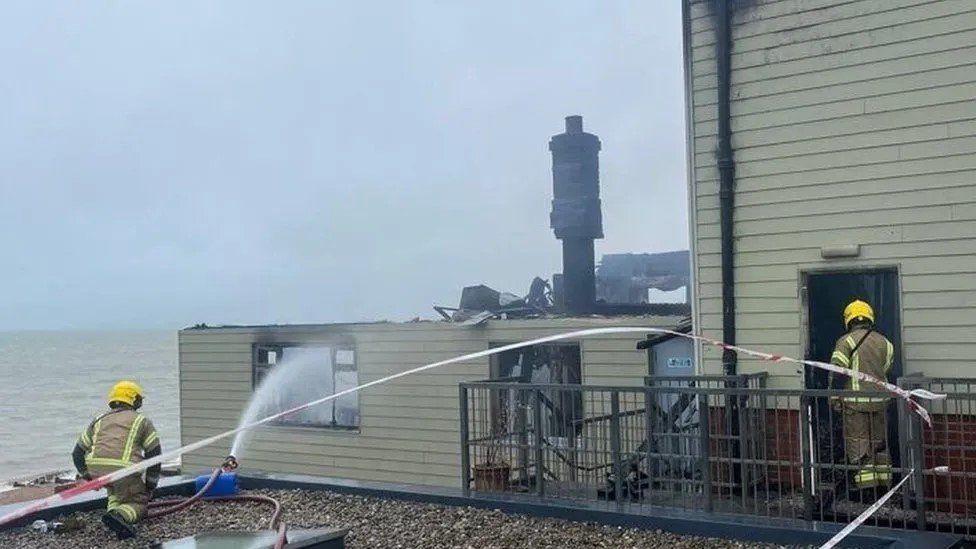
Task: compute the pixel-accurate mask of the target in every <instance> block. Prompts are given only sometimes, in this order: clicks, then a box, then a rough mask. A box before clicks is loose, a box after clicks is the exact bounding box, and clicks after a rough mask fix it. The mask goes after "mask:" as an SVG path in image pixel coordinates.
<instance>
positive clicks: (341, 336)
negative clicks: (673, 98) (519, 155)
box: [179, 0, 976, 537]
mask: <svg viewBox="0 0 976 549" xmlns="http://www.w3.org/2000/svg"><path fill="white" fill-rule="evenodd" d="M682 5H683V36H684V62H685V75H686V79H685V80H686V81H685V84H686V94H685V97H686V109H687V111H686V112H687V125H688V132H687V137H688V167H689V178H688V182H687V189H688V199H689V214H690V215H689V217H690V222H689V225H690V236H691V238H690V244H691V246H690V251H689V252H681V251H678V252H668V253H661V254H614V255H605V256H604V257H603V259H602V261H601V262H600V263H599V264H597V262H596V260H595V253H594V240H596V239H599V238H602V237H603V224H602V213H601V203H600V182H599V161H598V156H599V151H600V146H601V144H600V140H599V139H598V138H597V137H596V136H595V135H592V134H590V133H587V132H585V131H584V130H583V125H582V119H581V118H580V117H569V118H567V119H566V127H565V131H564V132H562V133H560V134H558V135H556V136H554V137H553V138H552V140H551V141H550V150H551V152H552V171H553V203H552V211H551V213H550V224H551V227H552V229H553V231H554V233H555V236H556V238H557V239H559V240H560V241H561V244H562V249H563V268H562V272H561V273H559V274H558V275H556V276H553V277H552V279H551V280H546V279H544V278H541V277H540V278H536V279H535V280H534V281H533V282H532V283H531V285H530V287H529V288H528V291H527V293H526V294H525V295H511V294H506V293H504V292H499V291H496V290H494V289H492V288H490V287H488V286H485V285H478V286H469V287H467V288H465V289H464V291H463V292H462V297H461V300H460V302H459V303H458V304H457V306H451V307H446V306H438V307H436V309H437V311H438V313H439V314H440V315H441V319H440V320H438V321H423V322H407V323H390V322H380V323H360V324H328V325H303V326H246V327H216V328H214V327H198V328H190V329H186V330H183V331H181V332H180V335H179V341H180V375H181V397H182V402H181V406H182V412H181V418H182V427H183V438H184V442H191V441H193V440H197V439H199V438H201V437H204V436H209V435H213V434H216V433H217V432H220V431H223V430H225V429H229V428H232V427H233V426H234V424H235V422H236V420H237V418H238V416H239V414H240V411H241V409H242V408H243V406H244V405H245V404H246V402H247V400H248V398H249V397H250V395H251V393H252V391H253V390H254V387H255V385H256V384H257V383H259V382H260V380H261V379H262V378H263V376H264V375H266V374H267V372H269V371H273V369H274V368H275V367H277V366H278V365H280V364H282V363H284V362H287V361H288V360H289V357H290V356H295V355H302V354H305V355H306V356H308V355H309V354H311V355H316V353H317V356H319V357H320V358H319V359H318V360H319V361H320V362H321V364H322V372H323V374H322V376H321V379H316V380H309V382H308V386H307V392H308V394H313V393H314V394H322V393H330V392H332V391H337V390H342V389H344V388H347V387H351V386H353V385H355V384H358V383H362V382H366V381H372V380H376V379H379V378H382V377H384V376H386V375H389V374H392V373H396V372H401V371H404V370H407V369H410V368H412V367H415V366H420V365H423V364H427V363H431V362H434V361H438V360H443V359H448V358H451V357H454V356H457V355H461V354H465V353H472V352H478V351H485V350H488V349H491V348H494V347H499V346H502V345H505V344H508V343H513V342H517V341H522V340H527V339H531V338H534V337H541V336H545V335H550V334H554V333H557V332H564V331H569V330H578V329H585V328H596V327H613V326H635V325H636V326H641V327H645V328H654V327H657V328H667V329H668V330H669V332H668V333H657V332H654V331H653V330H650V329H648V330H647V332H648V333H647V334H638V335H637V336H635V334H630V333H623V334H603V335H600V336H597V337H593V338H583V339H578V340H569V341H560V342H553V343H548V344H545V345H538V346H534V347H527V348H523V349H514V350H507V351H504V352H500V353H497V354H494V355H492V356H490V357H483V358H479V359H476V360H471V361H469V362H467V363H462V364H452V365H449V366H445V367H443V368H442V369H436V370H431V371H429V372H424V373H422V374H418V375H415V376H410V377H407V378H403V379H399V380H396V381H395V382H391V383H389V384H384V385H381V386H378V387H372V388H370V389H369V390H367V391H364V392H362V393H360V394H358V395H348V396H346V397H343V398H340V399H339V400H338V401H336V402H334V403H332V404H330V405H326V407H325V408H323V409H320V410H317V411H315V412H314V413H312V412H311V411H309V413H308V414H307V415H304V416H300V417H295V418H292V419H289V420H287V421H285V422H281V423H279V424H275V425H271V426H268V427H264V428H262V429H260V430H259V431H258V432H257V433H256V435H255V438H254V441H253V443H252V444H251V446H250V448H249V450H248V451H247V454H246V455H244V456H242V463H243V464H245V466H250V467H254V468H257V469H262V470H266V471H270V472H293V473H306V474H314V475H323V476H333V477H342V478H350V479H367V480H379V481H391V482H406V483H416V484H428V485H437V486H448V487H460V488H461V490H462V491H463V493H464V494H467V495H475V496H477V495H478V494H485V493H488V494H495V493H505V494H506V496H512V497H516V496H517V495H518V494H523V495H531V497H533V498H538V500H537V501H549V502H556V501H563V500H573V501H585V502H588V503H593V502H604V503H607V504H608V505H609V502H613V505H615V506H619V507H617V508H618V509H619V508H624V509H626V510H627V511H628V512H648V513H649V512H652V510H654V509H660V508H662V507H673V508H681V509H685V510H692V511H704V512H721V513H736V514H745V515H757V516H761V517H763V518H764V519H766V520H768V521H769V522H770V523H776V524H779V523H778V522H777V521H779V520H781V519H782V520H783V521H784V522H783V523H782V524H787V523H789V524H795V521H796V520H798V519H799V520H803V521H808V522H810V523H811V524H812V523H813V521H816V522H817V523H818V524H822V523H823V522H838V523H847V522H850V521H852V520H853V519H854V518H855V517H857V516H858V515H859V514H861V513H862V512H864V511H865V510H866V509H868V508H869V506H870V505H871V504H872V503H873V502H875V501H876V500H877V499H878V497H879V496H880V495H881V494H884V493H885V492H887V490H888V489H890V488H892V487H893V486H895V484H896V483H897V482H900V481H901V480H903V479H907V480H906V482H905V483H904V484H903V485H902V487H901V491H900V493H899V494H898V495H897V496H896V497H894V498H891V499H888V500H886V501H885V502H884V504H883V505H881V506H880V508H879V509H876V510H874V511H873V514H872V515H871V517H870V518H869V519H868V520H867V524H869V525H874V526H880V527H886V528H897V529H917V530H940V531H948V532H955V533H960V534H964V535H967V536H970V537H976V466H974V464H976V396H974V394H973V393H974V391H973V390H972V389H973V388H974V387H976V378H973V377H972V376H971V374H970V372H969V369H968V366H969V364H970V363H971V361H972V358H971V356H970V355H971V353H970V351H971V347H972V346H973V343H972V342H971V341H970V339H971V338H969V337H968V336H969V334H970V333H971V331H972V328H973V326H974V322H976V277H974V276H973V273H974V272H976V236H974V235H976V225H974V223H976V217H974V212H976V207H974V204H976V198H974V197H976V137H974V136H976V125H974V124H973V121H972V120H973V112H976V111H974V107H976V102H974V99H973V98H974V97H976V95H974V92H976V88H974V80H973V75H974V74H976V70H974V69H976V56H974V55H973V53H974V52H973V51H971V50H972V39H973V37H974V36H976V11H974V10H973V9H972V6H971V5H970V3H968V2H957V1H947V0H943V1H931V0H898V1H882V0H856V1H847V0H845V1H840V0H814V1H807V0H802V1H801V0H775V1H774V0H759V1H752V2H738V1H731V0H729V1H726V0H683V2H682ZM675 185H678V184H677V183H675ZM681 288H685V292H686V293H685V295H686V296H687V298H685V297H682V298H681V299H680V300H677V299H676V300H675V301H680V303H654V302H653V301H654V299H652V298H651V293H652V292H675V291H676V290H679V289H681ZM855 300H861V301H864V302H867V303H869V304H870V305H871V306H872V307H873V313H872V314H873V317H874V321H875V322H874V326H872V327H871V329H870V331H869V333H870V332H875V331H876V332H877V333H878V334H883V335H884V336H885V338H886V341H889V342H890V343H891V357H890V359H891V360H890V361H889V362H890V368H889V369H888V370H887V373H886V377H887V380H888V381H889V382H891V383H893V384H896V385H898V386H900V387H903V388H904V389H905V390H906V391H912V390H915V389H925V390H928V391H931V392H932V393H937V394H940V395H945V396H944V398H940V399H929V398H924V395H923V396H922V397H920V396H917V394H916V396H913V397H912V399H914V400H915V401H916V402H917V404H918V405H919V407H920V408H921V409H923V410H924V411H925V412H926V413H925V414H920V413H918V410H917V409H913V408H910V407H908V406H907V405H906V404H905V403H904V401H903V399H902V397H897V398H895V397H893V396H892V394H891V393H890V392H885V391H883V390H881V389H880V388H875V387H873V386H871V387H867V388H864V387H859V388H855V387H854V386H853V385H851V384H850V383H848V382H847V381H846V380H845V379H843V378H842V377H831V376H828V375H827V374H826V373H825V372H824V371H823V370H822V369H820V368H817V367H811V366H809V365H806V366H804V365H799V364H796V363H788V362H774V361H770V360H761V359H760V358H759V357H758V356H756V355H750V354H744V353H741V352H735V350H734V349H729V348H728V347H725V348H721V347H719V346H717V345H705V344H695V345H693V344H692V343H690V341H689V339H687V338H685V337H683V335H685V334H690V333H696V334H701V335H704V336H706V337H708V338H711V339H714V340H721V341H724V342H726V343H729V344H735V345H738V346H740V347H743V348H747V349H756V350H760V351H764V352H766V353H769V354H770V355H772V356H787V357H796V358H800V359H809V360H814V361H823V362H828V361H830V360H832V357H834V351H835V346H836V344H837V342H838V340H842V339H843V337H842V336H844V335H845V333H846V329H847V326H845V323H846V321H845V319H844V309H845V307H846V306H847V304H849V303H851V302H852V301H855ZM689 316H690V318H689ZM847 352H848V353H849V354H848V355H844V358H845V359H847V360H848V361H849V362H852V363H854V362H855V361H854V360H852V359H853V358H855V357H854V355H855V354H856V353H857V346H856V345H851V346H850V347H848V348H847ZM842 354H843V353H842ZM766 358H769V355H767V357H766ZM835 360H836V359H835ZM886 366H888V365H886ZM214 393H217V394H219V395H220V396H219V398H217V399H214V397H213V394H214ZM306 396H307V395H300V397H298V398H304V397H306ZM852 399H868V400H867V401H865V402H872V403H874V404H873V405H874V406H875V408H873V409H874V410H875V411H873V412H870V413H871V414H874V415H872V416H871V422H870V429H869V430H870V431H871V432H870V433H869V434H867V435H858V436H854V434H853V430H852V427H851V425H853V422H852V421H851V418H852V416H853V414H852V413H851V409H852V407H849V406H847V403H850V402H857V401H856V400H852ZM863 413H867V412H863ZM923 416H924V417H923ZM855 419H856V418H855ZM928 419H930V420H931V424H928V423H927V420H928ZM858 437H860V439H861V440H860V441H858V440H855V439H857V438H858ZM865 440H866V441H867V442H864V441H865ZM862 443H863V444H862ZM855 444H861V445H862V446H864V447H865V448H866V450H865V451H864V452H862V454H859V455H858V456H852V452H851V451H850V450H851V448H852V447H854V445H855ZM225 453H226V449H223V448H212V449H205V450H201V451H199V452H196V453H192V454H190V455H189V456H187V457H186V458H185V465H186V467H188V468H205V467H207V466H209V465H210V464H212V463H214V462H215V461H219V460H220V459H222V458H223V457H224V454H225ZM937 467H939V469H937ZM944 467H948V471H946V469H945V468H944ZM867 477H871V478H872V479H873V483H872V484H867V483H864V482H862V481H863V479H865V478H867Z"/></svg>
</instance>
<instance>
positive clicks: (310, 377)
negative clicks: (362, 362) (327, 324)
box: [252, 344, 360, 430]
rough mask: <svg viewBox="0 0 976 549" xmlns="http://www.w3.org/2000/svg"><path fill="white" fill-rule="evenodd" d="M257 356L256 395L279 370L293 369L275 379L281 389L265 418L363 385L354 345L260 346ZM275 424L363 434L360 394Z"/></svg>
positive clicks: (274, 393)
mask: <svg viewBox="0 0 976 549" xmlns="http://www.w3.org/2000/svg"><path fill="white" fill-rule="evenodd" d="M253 357H254V358H253V363H252V390H257V389H258V387H260V386H261V384H262V383H263V382H264V381H265V379H266V378H268V376H270V375H271V374H272V372H274V371H275V369H276V368H287V369H288V371H287V372H285V371H282V375H281V379H277V380H276V381H277V382H278V383H279V386H280V387H279V388H277V389H275V390H274V391H272V393H271V395H270V397H269V398H268V402H267V404H266V406H265V409H264V410H262V413H261V416H262V417H266V416H267V415H271V414H274V413H277V412H281V411H284V410H287V409H289V408H293V407H295V406H298V405H300V404H304V403H306V402H310V401H313V400H318V399H320V398H322V397H325V396H328V395H332V394H335V393H338V392H342V391H345V390H347V389H352V388H353V387H356V386H358V385H359V369H358V367H357V365H356V351H355V348H354V347H353V345H351V344H336V345H326V344H322V345H297V344H257V345H255V346H254V352H253ZM274 424H276V425H282V426H292V427H317V428H331V429H347V430H355V429H359V424H360V413H359V394H358V393H351V394H348V395H343V396H340V397H338V398H336V399H335V400H331V401H329V402H325V403H322V404H319V405H316V406H312V407H310V408H308V409H305V410H301V411H298V412H295V413H293V414H289V415H288V416H285V417H283V418H281V419H279V420H277V421H275V422H274Z"/></svg>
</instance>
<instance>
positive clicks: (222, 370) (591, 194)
mask: <svg viewBox="0 0 976 549" xmlns="http://www.w3.org/2000/svg"><path fill="white" fill-rule="evenodd" d="M550 149H551V151H552V172H553V195H554V196H553V201H552V211H551V215H550V224H551V226H552V229H553V231H554V233H555V236H556V237H557V238H558V239H559V240H561V241H562V248H563V269H562V272H561V273H558V274H556V275H555V276H553V278H552V281H551V282H550V281H548V280H545V279H542V278H536V279H535V280H534V281H533V282H532V284H531V285H530V288H529V290H528V293H527V294H526V295H524V296H516V295H512V294H507V293H504V292H499V291H496V290H494V289H492V288H490V287H488V286H485V285H476V286H469V287H466V288H464V290H463V291H462V294H461V299H460V302H459V303H458V305H457V306H456V307H447V306H436V307H435V310H436V311H437V312H438V313H439V314H440V315H441V317H442V320H441V321H413V322H371V323H333V324H320V325H275V326H226V327H204V326H198V327H194V328H189V329H186V330H182V331H181V332H180V334H179V346H180V376H181V385H180V386H181V420H182V424H181V425H182V436H183V440H184V442H189V441H192V440H197V439H199V438H201V437H204V436H208V435H210V434H213V433H215V432H218V431H221V430H225V429H227V428H232V427H233V426H234V425H235V423H236V421H237V419H238V418H239V417H240V414H241V410H242V409H243V408H244V407H245V406H246V404H247V402H248V400H249V398H250V396H251V394H252V392H253V390H254V389H255V387H256V386H257V385H258V384H260V382H261V381H262V380H263V379H264V378H265V376H267V375H268V374H269V373H270V372H271V371H272V370H273V369H274V368H275V367H278V366H279V365H281V364H287V363H288V361H289V360H303V361H308V360H312V361H317V363H320V364H321V376H306V377H307V378H308V377H311V379H305V380H304V381H305V383H304V384H303V387H302V388H301V389H300V390H294V391H289V393H288V394H286V395H283V396H282V397H281V399H280V405H281V406H286V405H289V404H298V403H301V402H305V401H308V400H312V399H314V398H316V396H321V395H325V394H331V393H333V392H337V391H341V390H344V389H347V388H350V387H354V386H356V385H358V384H360V383H363V382H367V381H372V380H376V379H379V378H382V377H384V376H387V375H390V374H393V373H396V372H399V371H403V370H407V369H410V368H413V367H417V366H421V365H424V364H428V363H432V362H436V361H439V360H445V359H448V358H452V357H455V356H458V355H462V354H466V353H472V352H476V351H483V350H485V349H489V348H491V347H496V346H499V345H504V344H510V343H515V342H519V341H525V340H529V339H535V338H539V337H544V336H549V335H553V334H556V333H561V332H567V331H573V330H580V329H587V328H600V327H614V326H640V327H656V328H674V327H676V326H678V325H679V324H681V323H682V322H683V321H686V320H687V318H688V317H689V315H690V307H689V305H688V303H687V301H686V300H685V299H681V300H680V302H679V303H648V302H647V299H643V300H641V299H628V300H621V301H620V302H614V301H613V300H612V299H611V300H607V299H598V298H597V280H598V271H597V268H596V262H595V257H594V245H593V241H594V240H595V239H598V238H602V237H603V224H602V215H601V204H600V186H599V160H598V153H599V150H600V141H599V139H598V138H597V137H596V136H595V135H593V134H591V133H587V132H584V131H583V121H582V118H581V117H579V116H570V117H567V118H566V126H565V131H564V132H563V133H560V134H558V135H555V136H554V137H553V138H552V140H551V141H550ZM669 257H670V256H669ZM679 259H680V258H679ZM684 259H686V260H687V255H686V254H685V255H684ZM605 261H607V259H606V258H605ZM645 263H647V262H645ZM616 264H617V263H616V262H615V260H610V261H609V262H608V265H611V267H608V268H612V267H613V266H616ZM648 265H651V266H653V267H654V268H655V269H657V270H655V271H653V272H652V273H651V274H650V276H649V277H647V276H645V277H644V278H641V279H639V280H638V282H637V284H641V285H643V288H644V295H645V296H646V290H647V288H650V287H662V288H663V287H667V288H668V289H673V288H671V286H672V285H673V284H674V283H675V281H679V282H681V285H682V286H687V285H688V283H689V282H688V280H687V275H688V270H689V267H688V263H687V262H685V263H683V264H682V262H681V261H680V260H679V261H673V260H672V261H668V262H667V263H666V264H659V262H655V261H652V262H650V263H649V264H648ZM669 268H670V269H672V272H668V269H669ZM645 270H647V269H645ZM654 277H657V278H654ZM669 277H670V278H669ZM607 280H609V281H610V282H611V283H613V284H616V283H617V282H616V280H615V279H613V278H608V279H607ZM628 283H630V282H629V281H628ZM638 336H640V334H633V333H630V334H606V335H602V336H599V337H593V338H586V339H578V340H570V341H562V342H558V343H553V344H546V345H538V346H534V347H529V348H526V349H521V350H514V351H509V352H505V353H501V354H497V355H493V356H491V357H485V358H483V359H479V360H473V361H469V362H467V363H462V364H456V365H450V366H445V367H443V368H441V369H437V370H432V371H430V372H425V373H423V374H418V375H413V376H409V377H407V378H405V379H401V380H397V381H395V382H392V383H389V384H384V385H381V386H377V387H373V388H371V389H370V390H368V391H364V392H363V393H362V394H352V395H347V396H343V397H341V398H339V399H337V400H335V401H334V402H332V403H328V404H325V405H323V406H319V407H316V408H312V409H309V410H307V411H304V412H301V413H298V414H295V415H293V416H291V417H289V418H286V419H284V420H282V421H280V422H278V423H276V424H275V425H273V426H270V427H267V428H263V429H261V430H259V432H257V433H256V434H255V436H254V438H253V440H252V442H250V444H249V445H248V447H247V449H246V455H244V456H238V457H240V458H241V459H242V460H243V462H244V463H246V464H247V465H248V466H250V467H252V468H254V469H260V470H264V471H269V472H289V473H306V474H316V475H324V476H333V477H342V478H351V479H366V480H384V481H392V482H407V483H414V484H428V485H440V486H457V485H458V479H459V478H461V476H462V473H461V467H462V459H461V455H462V452H461V450H460V448H459V446H458V440H460V438H459V437H460V433H461V431H462V430H463V428H462V425H461V423H460V420H461V415H462V413H461V411H460V409H459V403H458V385H459V383H461V382H467V381H477V380H485V379H491V380H507V381H511V380H517V381H518V382H522V383H542V384H554V385H567V386H583V385H588V384H595V385H618V386H628V385H635V384H636V385H641V384H643V382H644V377H645V376H647V375H649V374H650V373H652V369H653V367H654V366H653V364H652V363H650V362H649V361H648V355H647V353H646V352H644V351H642V350H638V349H637V348H636V345H635V342H636V341H637V339H640V337H638ZM670 352H672V353H673V354H674V355H675V360H677V362H674V361H672V363H671V365H670V366H663V367H669V368H671V370H670V371H671V372H672V373H675V372H680V373H682V374H685V375H691V374H693V373H694V371H693V366H692V362H691V361H692V349H691V345H690V343H688V342H684V344H683V345H681V346H678V347H676V348H674V349H671V350H670ZM215 394H216V395H218V396H217V397H216V398H215V397H214V395H215ZM577 396H579V395H577ZM563 400H565V403H566V404H569V403H573V404H577V403H578V406H577V408H576V410H575V412H574V413H575V414H576V415H577V416H579V418H582V417H583V415H584V409H585V408H587V405H584V404H583V402H582V400H579V401H578V400H577V399H575V398H568V399H563ZM505 402H508V403H509V404H510V405H512V406H514V405H515V404H514V401H509V400H506V399H504V398H502V397H501V396H499V400H497V402H494V403H493V404H492V406H493V407H494V406H497V407H498V408H497V409H496V411H499V413H500V410H501V409H502V407H503V406H504V404H503V403H505ZM282 409H283V408H282ZM556 414H557V415H558V416H560V417H561V419H560V420H559V421H555V422H554V423H553V425H554V428H556V429H557V430H559V432H560V433H563V434H565V433H566V432H567V431H572V430H573V429H575V428H576V426H575V425H574V424H573V421H575V420H573V419H572V418H571V416H569V415H567V414H568V411H566V412H563V411H559V412H556ZM579 418H577V419H579ZM498 421H499V420H498V418H497V417H496V419H495V425H496V427H499V426H500V425H501V424H500V423H499V422H498ZM513 421H514V420H513ZM222 452H223V453H224V454H226V449H225V448H217V447H210V448H207V449H204V450H201V451H200V452H196V453H191V454H189V455H188V456H186V457H185V458H184V465H185V467H187V468H190V469H193V468H203V467H206V466H207V464H210V463H213V461H214V460H215V459H217V457H218V454H221V453H222ZM526 471H527V468H523V470H522V473H521V474H523V475H524V474H525V473H526Z"/></svg>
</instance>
